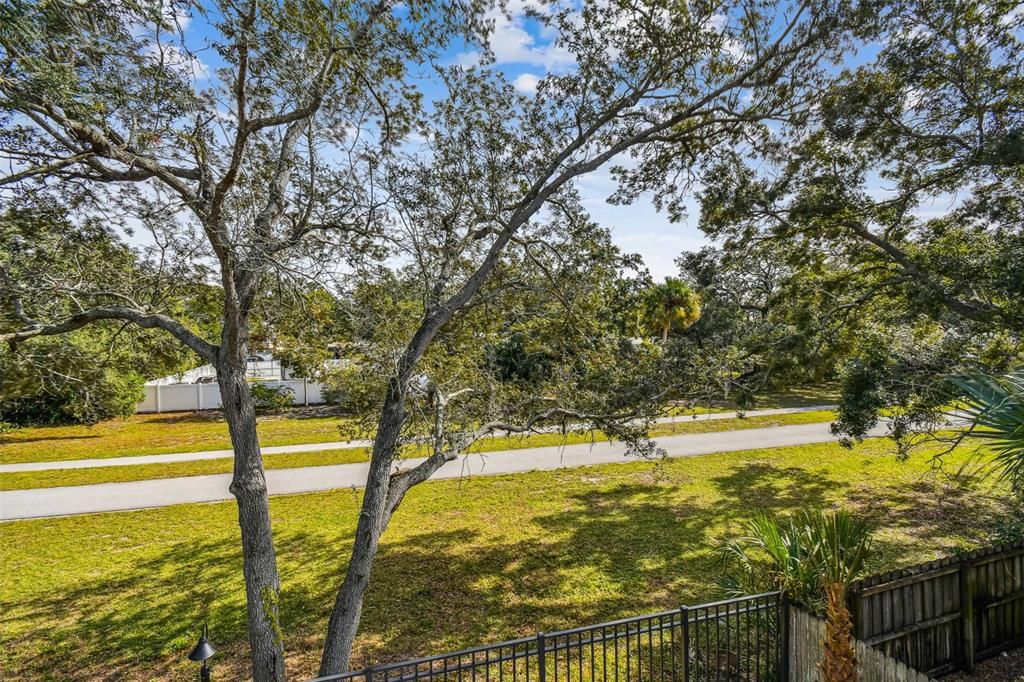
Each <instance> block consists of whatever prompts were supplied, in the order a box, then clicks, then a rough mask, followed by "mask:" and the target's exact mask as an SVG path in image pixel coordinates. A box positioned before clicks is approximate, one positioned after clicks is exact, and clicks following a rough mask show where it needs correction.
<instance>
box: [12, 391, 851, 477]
mask: <svg viewBox="0 0 1024 682" xmlns="http://www.w3.org/2000/svg"><path fill="white" fill-rule="evenodd" d="M834 418H835V414H834V413H833V412H830V411H820V410H812V411H809V412H796V413H792V414H780V415H763V416H754V417H744V418H742V419H741V418H735V419H694V420H691V419H687V418H686V417H679V421H677V422H672V423H663V424H657V425H655V426H654V428H653V429H652V430H651V435H652V436H655V437H657V436H667V435H678V434H686V433H711V432H714V431H735V430H740V429H755V428H767V427H772V426H785V425H791V424H813V423H820V422H828V421H832V420H833V419H834ZM600 440H606V437H605V436H604V434H601V433H566V434H561V433H544V434H535V435H531V436H515V437H497V438H485V439H482V440H480V441H478V442H477V443H476V444H475V445H474V446H473V447H472V448H471V451H472V452H474V453H486V452H495V451H498V450H514V449H520V448H531V447H545V446H559V445H572V444H576V443H587V442H591V441H595V442H596V441H600ZM369 452H370V451H369V448H366V447H355V448H345V449H340V450H326V451H322V452H300V453H282V454H276V455H264V457H263V461H264V465H265V466H266V468H267V469H289V468H294V467H308V466H324V465H329V464H350V463H352V462H362V461H365V460H366V459H367V457H369ZM408 454H409V456H416V455H418V454H423V453H418V452H416V451H411V452H409V453H408ZM232 465H233V462H232V460H231V458H230V457H227V458H222V459H207V460H197V461H192V462H172V463H166V464H140V465H129V466H110V467H95V468H91V469H63V470H62V469H52V470H47V471H25V472H15V473H7V474H0V491H2V490H25V489H28V488H52V487H56V486H71V485H90V484H95V483H117V482H126V481H143V480H151V479H158V478H173V477H178V476H205V475H209V474H224V473H230V472H231V470H232Z"/></svg>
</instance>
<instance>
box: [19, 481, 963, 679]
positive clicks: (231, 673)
mask: <svg viewBox="0 0 1024 682" xmlns="http://www.w3.org/2000/svg"><path fill="white" fill-rule="evenodd" d="M594 480H595V483H594V484H593V485H592V486H584V487H583V488H582V489H575V490H574V491H573V492H571V493H567V494H565V495H564V501H563V499H562V498H559V505H558V509H557V510H555V511H548V512H542V513H538V514H537V515H534V516H532V517H529V518H528V521H527V522H525V523H524V524H523V527H521V528H520V527H511V526H509V527H508V528H505V527H503V528H502V530H501V532H500V533H496V532H494V529H492V528H489V527H488V526H487V523H486V522H485V521H481V520H479V519H476V520H469V521H467V520H460V519H459V517H458V516H457V515H455V516H452V517H450V518H449V517H444V520H443V521H442V522H441V523H442V525H441V527H440V529H439V528H438V524H437V523H435V524H434V526H433V527H431V528H429V529H427V528H426V527H423V528H424V529H423V530H416V529H415V528H416V526H412V528H413V530H408V529H407V528H403V531H405V532H404V535H402V536H400V539H390V538H389V536H385V539H384V543H383V544H382V547H381V552H380V555H379V557H378V560H377V562H376V564H375V567H374V574H373V578H372V580H371V587H370V591H369V594H368V596H367V599H366V605H365V610H364V614H363V623H362V629H361V634H360V640H359V644H358V647H357V651H356V655H355V658H354V660H353V667H360V666H363V665H366V664H369V663H371V662H372V663H381V662H387V661H395V660H402V659H405V658H409V657H414V656H422V655H427V654H432V653H440V652H443V651H448V650H454V649H458V648H461V647H465V646H470V645H475V644H480V643H484V642H493V641H499V640H504V639H510V638H514V637H519V636H525V635H529V634H533V633H535V632H537V631H551V630H557V629H562V628H566V627H571V626H575V625H583V624H589V623H597V622H601V621H605V620H610V619H614V618H619V617H624V616H628V615H636V614H642V613H646V612H651V611H656V610H662V609H669V608H675V607H677V606H679V605H680V604H683V603H689V604H696V603H701V602H704V601H709V600H711V599H714V598H716V597H717V596H719V593H718V589H717V586H716V583H715V581H716V577H717V576H718V574H719V573H720V572H721V566H720V565H719V563H718V560H717V557H716V555H715V551H714V546H715V544H716V543H717V541H719V540H722V539H724V537H717V536H716V534H723V533H724V534H726V535H732V534H734V533H736V532H737V531H739V529H740V523H741V522H742V521H743V520H744V519H747V518H750V517H751V516H752V515H753V514H754V513H755V512H756V511H758V510H765V511H769V512H773V513H781V514H789V513H795V512H797V511H799V510H801V509H813V508H820V507H824V506H826V505H827V504H828V501H829V499H830V498H832V497H833V496H841V497H842V496H845V497H846V498H847V499H849V500H851V501H852V502H853V503H854V504H856V505H862V506H863V507H864V509H865V511H866V512H867V513H870V514H871V515H877V516H886V523H887V525H890V526H896V527H899V526H900V524H902V523H904V521H903V520H902V518H892V517H893V515H894V514H903V513H904V511H903V509H904V507H905V506H911V507H914V508H915V509H916V510H917V511H916V512H914V514H913V516H912V518H913V520H909V521H906V523H909V524H922V530H921V532H922V533H926V534H927V535H926V537H932V538H934V537H939V536H940V535H942V534H944V533H948V532H949V527H950V526H949V524H950V518H949V516H950V514H948V513H945V511H944V510H946V509H947V507H944V506H943V505H952V506H954V507H955V506H957V505H959V507H958V509H960V510H961V511H962V510H963V509H964V507H965V506H966V507H970V505H971V499H970V498H969V494H970V491H969V490H965V491H963V492H962V493H960V494H959V496H958V497H956V498H955V499H953V498H948V496H947V495H948V493H943V494H942V495H938V494H937V493H938V492H941V491H936V490H935V489H933V488H929V487H928V485H930V484H923V485H924V486H925V487H923V488H921V489H919V490H917V489H914V488H908V489H907V490H905V491H902V492H901V491H894V489H893V488H892V487H888V486H886V487H883V488H881V489H880V490H878V491H873V492H872V491H864V490H860V489H856V490H851V489H850V487H849V485H847V484H845V483H839V482H837V481H835V480H833V479H830V478H828V477H826V476H818V475H815V474H814V473H811V472H808V471H807V470H805V469H800V468H795V467H773V466H771V465H769V464H767V463H763V462H756V461H751V462H741V463H737V464H736V465H735V466H733V467H732V468H731V469H729V470H728V471H727V473H725V474H722V475H719V476H717V477H713V478H711V479H710V483H711V490H712V495H713V497H712V499H711V500H710V501H709V500H708V499H707V498H706V497H704V498H702V497H700V496H699V493H698V492H694V493H693V494H692V495H691V494H689V493H682V492H680V488H679V483H680V481H678V480H677V481H669V482H659V481H657V480H654V481H653V482H646V481H638V482H634V481H630V482H628V483H618V484H602V483H601V479H594ZM424 494H425V493H424ZM893 496H894V497H893ZM891 497H892V499H893V500H894V501H892V502H891V503H890V502H886V504H884V505H883V504H881V501H887V500H890V498H891ZM931 497H935V498H939V497H945V499H932V500H931V502H930V506H929V503H928V502H927V500H928V498H931ZM921 498H925V502H924V503H923V506H922V503H921ZM309 500H310V501H309V502H307V504H312V503H313V502H312V498H309ZM294 502H295V503H294V504H293V505H292V510H293V512H294V511H295V510H299V509H302V508H303V507H302V505H301V503H300V502H299V498H295V501H294ZM888 504H891V505H893V506H892V508H890V507H889V506H886V505H888ZM926 510H930V511H926ZM494 511H495V513H499V514H500V513H501V510H500V509H496V510H494ZM424 513H427V512H424ZM196 518H197V519H202V518H203V517H202V514H197V516H196ZM310 518H311V519H315V521H317V522H321V523H326V522H325V521H324V520H323V519H322V518H321V517H319V516H315V515H311V516H310ZM345 518H346V519H347V520H345V521H344V522H342V523H338V524H337V527H326V528H325V527H313V526H312V525H310V526H309V529H308V530H295V529H294V528H296V526H295V525H294V524H293V526H291V527H289V528H288V529H287V530H284V531H282V530H280V529H279V532H278V533H277V537H276V545H277V550H278V556H279V562H280V568H281V573H282V576H283V596H282V625H283V628H284V631H285V633H286V638H287V639H286V646H287V647H288V649H289V651H290V652H291V654H290V657H289V668H290V669H291V672H292V675H293V677H294V678H295V679H303V678H304V677H309V676H312V673H313V672H315V666H316V663H317V661H318V659H319V653H320V649H319V647H320V646H321V644H322V637H323V632H324V628H325V624H326V619H327V616H328V612H329V608H330V605H331V604H332V603H333V600H334V594H335V590H336V589H337V586H338V585H339V583H340V580H341V576H342V569H343V566H344V561H345V559H346V558H347V556H348V552H349V548H350V542H351V532H352V529H351V526H350V525H349V524H350V520H351V517H345ZM418 520H419V517H415V516H412V517H410V516H408V512H406V515H404V516H401V518H396V524H398V523H401V524H403V525H404V524H416V523H417V521H418ZM444 523H450V524H451V525H450V527H447V526H444V525H443V524H444ZM467 524H474V525H473V526H472V527H469V526H468V525H467ZM929 524H931V527H929ZM236 532H237V531H235V533H236ZM197 535H200V536H201V534H200V533H197ZM392 535H393V534H392ZM889 549H892V548H889ZM126 556H130V553H129V552H126ZM240 570H241V558H240V552H239V550H238V547H237V537H235V536H234V534H232V540H231V541H229V540H228V538H226V537H225V536H224V535H223V534H222V535H221V537H220V539H219V540H201V539H200V540H196V539H193V538H183V539H182V540H181V541H180V542H175V543H174V544H170V545H168V546H167V547H166V548H165V549H163V550H162V551H160V552H159V553H158V554H155V555H154V556H151V557H149V558H146V559H145V560H139V561H135V562H129V563H125V564H124V565H123V566H122V567H121V568H120V569H119V570H118V571H117V572H116V575H114V576H113V577H112V576H110V575H103V576H99V577H94V578H87V579H83V580H81V581H80V582H79V583H77V584H76V585H75V586H74V589H72V590H70V591H65V592H63V593H61V594H52V595H49V596H45V597H43V598H40V599H37V600H35V601H34V602H33V603H32V604H18V605H13V606H14V607H15V608H14V609H13V611H15V612H16V615H11V614H10V613H8V615H3V616H0V624H3V623H4V621H7V620H10V619H12V618H17V619H19V620H28V621H30V622H32V623H38V624H41V625H45V627H46V629H45V631H42V632H34V633H32V634H31V635H30V639H31V641H22V642H13V645H14V647H15V650H16V651H17V648H18V647H25V650H24V652H23V653H21V654H18V659H19V661H21V662H23V663H20V664H22V665H26V666H27V667H29V668H30V670H29V671H28V672H27V673H26V674H25V675H24V677H26V678H31V675H37V676H38V677H39V678H40V679H59V678H71V679H104V680H114V679H118V680H121V679H148V678H151V677H157V678H160V679H187V678H188V676H189V675H194V670H193V669H192V668H191V667H190V666H189V664H188V663H187V662H185V661H184V657H185V654H186V653H187V652H188V650H189V648H190V647H191V645H192V643H193V642H194V639H195V636H196V634H197V631H198V627H199V626H200V625H201V623H202V622H203V621H206V620H208V621H209V623H210V626H211V634H212V637H213V639H214V641H215V643H216V644H217V645H218V648H219V649H220V650H221V654H220V655H219V656H218V659H217V660H218V661H220V663H219V664H218V665H219V666H220V667H219V670H220V671H221V672H220V673H218V676H223V679H241V678H244V677H245V676H246V670H245V666H246V663H245V652H246V648H247V647H246V643H245V606H244V592H243V589H242V583H241V577H240ZM7 606H12V605H4V604H2V603H0V608H6V607H7ZM29 648H31V651H29ZM26 661H27V663H24V662H26ZM224 671H228V672H224ZM19 679H21V678H19Z"/></svg>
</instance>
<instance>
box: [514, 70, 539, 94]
mask: <svg viewBox="0 0 1024 682" xmlns="http://www.w3.org/2000/svg"><path fill="white" fill-rule="evenodd" d="M539 82H540V78H539V77H537V76H535V75H533V74H532V73H521V74H519V75H518V76H516V79H515V80H514V81H512V84H513V85H514V86H515V87H516V90H518V91H519V92H521V93H523V94H524V95H532V94H534V93H536V92H537V83H539Z"/></svg>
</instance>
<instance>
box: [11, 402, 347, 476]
mask: <svg viewBox="0 0 1024 682" xmlns="http://www.w3.org/2000/svg"><path fill="white" fill-rule="evenodd" d="M351 424H352V423H351V421H347V420H345V419H344V418H343V417H339V416H337V415H330V416H317V417H307V418H296V417H294V416H289V414H288V413H285V414H284V415H268V416H263V417H260V420H259V433H260V441H261V442H262V443H263V445H294V444H296V443H326V442H330V441H341V440H346V439H348V438H357V437H358V435H357V434H354V433H353V432H352V431H353V429H351V428H349V429H348V430H347V431H346V432H345V434H344V435H343V434H342V430H341V429H342V427H343V426H351ZM230 448H231V441H230V439H229V438H228V425H227V423H226V422H225V421H224V419H223V417H222V416H221V413H220V412H217V411H209V412H172V413H166V414H136V415H133V416H131V417H128V418H126V419H110V420H108V421H104V422H100V423H99V424H95V425H92V426H41V427H35V428H24V429H17V430H16V431H13V432H11V433H8V434H5V435H3V436H0V464H13V463H15V462H55V461H60V460H68V459H90V458H96V457H99V458H106V457H125V456H129V455H160V454H164V453H168V452H201V451H206V450H228V449H230Z"/></svg>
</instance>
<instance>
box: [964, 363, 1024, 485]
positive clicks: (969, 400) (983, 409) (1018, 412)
mask: <svg viewBox="0 0 1024 682" xmlns="http://www.w3.org/2000/svg"><path fill="white" fill-rule="evenodd" d="M950 382H952V383H953V385H954V386H956V387H957V388H959V389H960V391H961V392H962V393H963V395H964V397H963V400H962V402H961V405H960V409H961V410H962V411H963V412H965V413H966V414H967V416H968V417H969V418H970V419H971V420H972V422H973V428H972V429H971V432H972V434H973V435H975V436H977V437H978V438H982V439H984V440H987V441H989V442H990V443H991V446H992V448H993V450H994V451H995V458H994V465H995V466H996V467H997V468H998V470H999V475H1000V476H1001V477H1003V478H1005V479H1007V480H1008V481H1010V483H1011V484H1012V485H1013V487H1014V488H1015V489H1016V490H1018V491H1024V369H1016V370H1014V371H1012V372H1010V373H1008V374H1005V375H1003V376H990V375H986V374H980V373H974V374H969V375H961V376H953V377H951V378H950Z"/></svg>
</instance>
